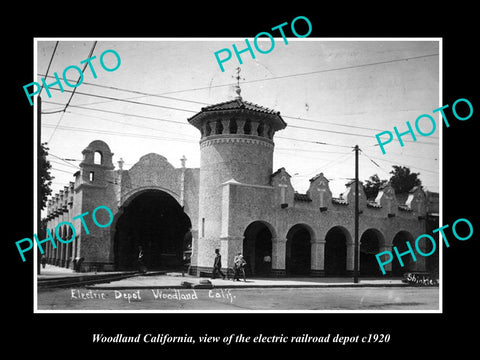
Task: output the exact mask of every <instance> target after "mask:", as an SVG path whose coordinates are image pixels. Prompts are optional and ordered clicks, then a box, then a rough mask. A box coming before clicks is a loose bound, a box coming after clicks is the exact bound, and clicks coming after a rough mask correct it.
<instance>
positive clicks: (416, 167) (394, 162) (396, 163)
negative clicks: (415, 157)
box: [365, 154, 439, 174]
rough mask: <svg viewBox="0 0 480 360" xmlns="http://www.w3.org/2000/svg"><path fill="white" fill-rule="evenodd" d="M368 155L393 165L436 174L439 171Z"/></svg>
mask: <svg viewBox="0 0 480 360" xmlns="http://www.w3.org/2000/svg"><path fill="white" fill-rule="evenodd" d="M365 156H366V154H365ZM370 157H372V158H374V159H375V160H379V161H385V162H388V163H391V164H394V165H403V166H407V167H411V168H412V169H418V170H421V171H426V172H430V173H433V174H438V173H439V172H438V171H433V170H428V169H423V168H420V167H418V166H415V165H408V164H405V163H403V164H400V162H398V161H391V160H387V159H382V158H378V157H376V156H370Z"/></svg>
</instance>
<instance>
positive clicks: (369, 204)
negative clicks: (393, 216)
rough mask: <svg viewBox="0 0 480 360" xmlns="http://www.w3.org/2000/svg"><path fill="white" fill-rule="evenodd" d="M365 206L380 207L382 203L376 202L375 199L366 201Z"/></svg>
mask: <svg viewBox="0 0 480 360" xmlns="http://www.w3.org/2000/svg"><path fill="white" fill-rule="evenodd" d="M367 207H371V208H376V209H381V208H382V205H380V204H377V203H376V202H375V201H367Z"/></svg>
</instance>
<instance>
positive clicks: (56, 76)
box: [23, 50, 122, 105]
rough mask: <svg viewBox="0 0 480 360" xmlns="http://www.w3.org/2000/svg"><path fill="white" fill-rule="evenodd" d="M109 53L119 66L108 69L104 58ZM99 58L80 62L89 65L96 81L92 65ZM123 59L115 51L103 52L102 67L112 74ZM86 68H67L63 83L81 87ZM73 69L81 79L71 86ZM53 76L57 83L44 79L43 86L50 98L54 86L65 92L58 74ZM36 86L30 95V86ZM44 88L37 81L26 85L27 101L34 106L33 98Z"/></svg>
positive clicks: (93, 57)
mask: <svg viewBox="0 0 480 360" xmlns="http://www.w3.org/2000/svg"><path fill="white" fill-rule="evenodd" d="M109 53H112V54H113V55H115V57H116V59H117V64H116V65H115V66H114V67H107V66H106V65H105V61H104V57H105V54H109ZM96 58H97V56H96V55H94V56H91V57H89V58H88V59H85V60H82V61H80V64H85V68H86V65H88V67H89V68H90V71H91V72H92V75H93V78H94V79H96V78H97V73H96V72H95V68H94V67H93V64H92V60H94V59H96ZM121 62H122V61H121V59H120V55H119V54H118V53H117V52H116V51H115V50H105V51H104V52H102V54H101V55H100V65H101V66H102V68H103V69H104V70H105V71H109V72H112V71H115V70H117V69H118V68H119V67H120V64H121ZM85 68H84V69H83V70H82V69H80V68H79V67H78V66H76V65H70V66H67V67H66V68H65V69H64V70H63V74H62V78H63V81H64V82H65V85H67V86H69V87H71V88H76V87H78V86H80V85H81V84H82V83H83V72H84V70H85ZM71 69H75V70H76V71H78V74H79V79H78V81H77V83H76V84H71V83H70V82H69V81H68V80H67V72H68V71H69V70H71ZM53 75H54V76H55V80H56V81H55V82H53V83H51V84H47V83H46V82H45V78H42V86H44V87H45V91H46V92H47V95H48V97H49V98H51V97H52V95H51V94H50V88H51V87H52V86H54V85H58V87H59V88H60V91H61V92H64V89H63V86H62V82H61V81H60V78H59V77H58V74H57V73H56V72H54V73H53ZM32 85H33V86H36V87H37V90H36V91H34V92H33V93H29V92H28V89H27V88H28V87H30V86H32ZM41 89H42V87H41V86H40V84H39V83H38V82H36V81H34V82H31V83H30V84H27V85H24V86H23V90H24V91H25V94H26V95H27V99H28V101H29V102H30V105H33V102H32V97H33V96H34V95H37V94H39V93H40V91H41Z"/></svg>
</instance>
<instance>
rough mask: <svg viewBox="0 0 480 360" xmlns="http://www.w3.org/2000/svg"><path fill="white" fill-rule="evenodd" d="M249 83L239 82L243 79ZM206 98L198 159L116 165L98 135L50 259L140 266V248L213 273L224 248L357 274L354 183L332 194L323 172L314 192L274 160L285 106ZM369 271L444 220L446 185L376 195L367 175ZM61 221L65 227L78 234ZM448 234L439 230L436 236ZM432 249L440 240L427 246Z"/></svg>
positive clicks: (365, 255)
mask: <svg viewBox="0 0 480 360" xmlns="http://www.w3.org/2000/svg"><path fill="white" fill-rule="evenodd" d="M237 90H239V89H237ZM237 93H238V96H237V97H236V98H235V99H233V100H231V101H226V102H222V103H219V104H215V105H211V106H207V107H204V108H202V109H201V111H200V112H199V113H197V114H195V115H194V116H192V117H191V118H189V119H188V122H189V123H190V124H191V125H192V126H194V127H196V128H197V129H198V130H199V132H200V144H199V146H200V168H188V167H186V161H185V158H182V162H181V164H182V165H181V167H180V168H175V167H174V166H173V165H172V164H170V163H169V162H168V161H167V159H166V158H165V157H163V156H161V155H159V154H156V153H150V154H146V155H144V156H142V157H141V158H140V159H139V161H138V162H137V163H136V164H135V165H133V166H132V167H131V168H130V169H129V170H124V169H123V162H122V161H119V162H118V166H117V167H115V166H114V165H113V163H112V156H113V153H112V151H111V149H110V148H109V146H108V145H107V144H106V143H105V142H103V141H101V140H96V141H93V142H91V143H90V144H88V146H86V147H85V149H84V150H83V151H82V154H83V161H82V162H81V163H80V165H79V166H80V170H79V171H78V172H76V173H75V174H74V181H72V182H70V184H69V185H67V186H65V187H64V189H63V190H60V191H59V192H58V193H57V194H55V196H53V197H52V198H51V199H50V200H49V201H48V209H47V217H46V219H45V221H46V224H47V228H48V229H51V232H52V234H55V231H54V230H55V228H56V226H57V225H58V224H60V223H61V222H65V221H66V222H70V223H73V224H74V225H75V230H76V237H75V238H74V240H73V241H72V242H70V243H68V244H63V243H60V242H56V243H57V248H53V247H52V244H51V242H48V246H47V249H46V257H47V262H48V263H50V264H54V265H57V266H63V267H68V268H75V269H77V270H79V271H89V270H90V271H91V270H94V269H95V270H98V271H110V270H135V269H137V268H138V253H139V249H140V247H141V249H142V251H143V254H144V263H145V265H146V267H147V269H148V270H155V269H179V268H180V267H182V266H184V264H185V262H186V261H187V262H188V265H189V267H188V271H189V272H190V274H194V275H198V276H200V275H204V274H207V275H208V274H211V271H212V265H213V259H214V256H215V249H217V248H218V249H220V253H221V255H222V265H223V267H224V268H226V267H231V266H233V259H234V256H235V255H236V254H237V253H239V252H241V253H242V254H243V255H244V258H245V259H246V261H247V268H246V270H247V275H248V276H266V275H268V276H294V275H302V276H347V275H348V276H350V275H352V273H353V270H354V267H353V264H354V237H353V234H354V218H355V216H354V215H355V214H354V197H355V194H354V192H355V182H349V183H347V184H346V189H345V191H344V192H343V193H342V195H341V196H340V197H338V198H336V197H333V196H332V192H331V191H330V189H329V181H328V179H327V177H326V176H325V175H324V174H323V173H319V174H317V175H316V176H314V177H313V178H311V179H310V186H309V189H308V190H307V192H306V193H304V194H301V193H298V192H296V191H295V189H294V188H293V187H292V184H291V181H290V179H291V176H290V175H289V173H288V171H287V170H286V169H284V168H280V169H275V170H274V169H273V168H272V167H273V153H274V137H275V134H276V132H277V131H281V130H282V129H285V127H286V126H287V124H286V123H285V121H284V120H283V119H282V117H281V115H280V113H279V112H276V111H274V110H271V109H267V108H265V107H262V106H259V105H256V104H253V103H251V102H247V101H245V100H243V99H242V98H241V96H240V92H239V91H237ZM358 185H359V212H360V215H359V270H360V276H382V274H381V272H380V268H379V265H378V262H377V261H376V259H375V255H376V254H377V253H379V252H382V251H387V250H389V251H392V248H393V246H396V247H397V249H398V251H399V252H403V251H406V250H408V249H407V247H406V245H405V242H406V241H410V243H412V242H413V241H414V240H415V239H416V238H417V237H418V236H419V235H421V234H424V233H428V232H430V229H434V228H436V227H438V194H432V193H425V192H424V191H423V190H422V189H421V188H414V189H412V190H411V191H410V192H409V193H408V194H399V195H396V194H395V191H394V190H393V188H392V187H391V186H390V184H387V185H386V186H385V187H383V188H382V189H380V191H379V193H378V195H377V197H376V198H375V199H373V200H367V199H366V196H365V193H364V191H363V187H362V184H361V183H359V184H358ZM100 205H103V206H108V208H109V209H111V211H112V212H113V214H114V219H113V222H112V224H111V225H110V226H109V227H106V228H99V227H97V226H93V224H90V223H89V221H92V220H91V217H85V221H86V222H87V224H86V225H87V228H88V229H89V230H90V231H89V233H88V234H87V233H86V232H85V227H83V226H82V224H81V223H80V222H79V221H78V220H77V221H72V218H73V217H74V216H76V215H78V214H83V213H85V212H90V213H91V211H92V210H93V209H95V208H96V207H97V206H100ZM71 232H72V230H71V228H70V227H68V226H66V225H63V226H61V227H60V229H59V235H60V236H61V237H62V238H63V239H70V238H71ZM437 243H438V239H437ZM419 246H420V248H423V252H425V253H427V252H429V249H428V247H429V246H432V245H431V242H428V241H427V242H425V243H423V244H422V242H420V244H419ZM402 260H403V261H404V263H405V266H404V267H400V265H399V264H398V262H392V263H390V264H388V265H386V271H387V274H391V275H401V274H403V273H404V272H406V271H408V270H410V271H413V270H415V271H425V270H428V271H436V270H438V255H432V256H431V257H419V258H418V259H417V261H415V262H414V261H412V260H411V259H410V261H409V259H408V258H407V256H405V257H404V258H403V259H402Z"/></svg>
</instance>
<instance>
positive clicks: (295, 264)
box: [285, 224, 312, 275]
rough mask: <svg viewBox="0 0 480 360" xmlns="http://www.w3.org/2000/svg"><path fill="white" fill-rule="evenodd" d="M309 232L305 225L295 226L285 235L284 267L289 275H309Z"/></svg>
mask: <svg viewBox="0 0 480 360" xmlns="http://www.w3.org/2000/svg"><path fill="white" fill-rule="evenodd" d="M310 234H311V231H310V230H309V229H308V228H307V226H306V225H302V224H297V225H294V226H292V228H291V229H290V230H289V231H288V233H287V244H286V259H285V266H286V271H287V274H289V275H310V267H311V266H310V265H311V252H312V246H311V239H312V238H311V235H310Z"/></svg>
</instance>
